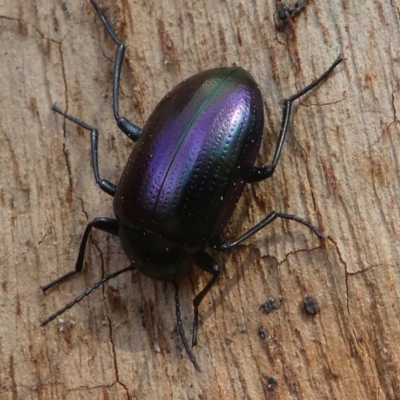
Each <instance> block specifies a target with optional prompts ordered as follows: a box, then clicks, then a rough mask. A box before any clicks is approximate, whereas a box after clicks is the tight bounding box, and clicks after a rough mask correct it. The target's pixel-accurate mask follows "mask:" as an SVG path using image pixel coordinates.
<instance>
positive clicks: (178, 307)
mask: <svg viewBox="0 0 400 400" xmlns="http://www.w3.org/2000/svg"><path fill="white" fill-rule="evenodd" d="M172 284H173V285H174V287H175V314H176V323H177V325H178V332H179V336H180V337H181V340H182V343H183V346H184V347H185V350H186V353H187V355H188V356H189V358H190V361H191V362H192V364H193V365H194V367H195V368H196V370H197V371H199V372H201V369H200V366H199V364H198V363H197V360H196V356H195V355H194V354H193V351H192V349H191V348H190V346H189V343H188V341H187V340H186V336H185V331H184V330H183V326H182V319H181V305H180V302H179V285H178V282H176V281H172Z"/></svg>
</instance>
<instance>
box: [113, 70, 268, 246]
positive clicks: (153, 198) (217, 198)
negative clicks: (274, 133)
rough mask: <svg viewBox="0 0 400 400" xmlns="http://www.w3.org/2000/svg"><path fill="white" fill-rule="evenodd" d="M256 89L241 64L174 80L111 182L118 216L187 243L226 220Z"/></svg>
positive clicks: (249, 147) (247, 161) (238, 182)
mask: <svg viewBox="0 0 400 400" xmlns="http://www.w3.org/2000/svg"><path fill="white" fill-rule="evenodd" d="M263 122H264V121H263V106H262V98H261V93H260V91H259V89H258V87H257V84H256V83H255V81H254V80H253V78H252V77H251V75H250V74H249V73H247V72H246V71H244V70H242V69H240V68H217V69H213V70H209V71H205V72H201V73H199V74H197V75H194V76H192V77H191V78H189V79H187V80H186V81H184V82H182V83H181V84H179V85H178V86H177V87H176V88H175V89H173V90H172V91H171V92H169V93H168V94H167V95H166V96H165V97H164V99H163V100H161V102H160V103H159V104H158V106H157V107H156V109H155V110H154V112H153V113H152V114H151V116H150V118H149V120H148V121H147V123H146V125H145V127H144V129H143V133H142V136H141V137H140V139H139V141H138V143H137V144H136V146H135V148H134V150H133V152H132V154H131V156H130V158H129V160H128V163H127V165H126V167H125V170H124V172H123V174H122V177H121V179H120V182H119V184H118V188H117V193H116V195H115V198H114V211H115V214H116V216H117V218H118V219H119V220H120V221H121V222H122V223H124V224H126V225H129V226H136V227H144V228H146V229H149V230H152V231H153V232H155V233H157V234H159V235H161V236H163V237H166V238H168V239H170V240H173V241H177V242H178V243H183V244H184V245H186V246H193V247H197V246H202V245H204V243H205V242H206V241H207V240H208V239H210V238H211V237H212V236H213V235H215V234H217V233H218V232H219V231H220V230H221V229H222V228H223V227H224V225H225V224H226V222H227V220H228V219H229V217H230V215H231V213H232V211H233V208H234V206H235V204H236V202H237V200H238V198H239V196H240V194H241V192H242V190H243V187H244V184H245V181H246V177H247V174H248V172H249V170H250V168H251V167H252V165H253V163H254V160H255V157H256V155H257V152H258V149H259V147H260V141H261V137H262V131H263Z"/></svg>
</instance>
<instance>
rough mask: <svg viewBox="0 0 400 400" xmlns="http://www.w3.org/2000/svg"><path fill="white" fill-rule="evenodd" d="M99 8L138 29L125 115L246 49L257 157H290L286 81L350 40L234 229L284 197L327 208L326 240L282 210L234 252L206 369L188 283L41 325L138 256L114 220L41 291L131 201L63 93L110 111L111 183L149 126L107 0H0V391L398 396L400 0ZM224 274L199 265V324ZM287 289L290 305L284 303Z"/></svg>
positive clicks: (147, 282) (116, 299)
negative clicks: (110, 190)
mask: <svg viewBox="0 0 400 400" xmlns="http://www.w3.org/2000/svg"><path fill="white" fill-rule="evenodd" d="M101 6H102V8H103V9H104V11H105V12H106V14H107V16H108V17H109V19H110V20H111V21H112V23H113V26H114V27H115V29H116V30H117V32H118V34H119V35H120V37H121V38H123V39H124V41H125V43H126V44H127V45H128V46H129V49H128V53H127V62H126V63H125V64H124V69H123V74H122V97H121V110H123V114H124V115H126V116H127V117H129V118H130V119H132V120H133V121H135V122H137V123H138V124H140V125H143V123H144V122H145V121H146V118H147V117H148V116H149V114H150V112H151V111H152V109H153V108H154V106H155V105H156V104H157V102H158V101H159V100H160V98H161V97H162V96H163V95H164V94H165V93H166V92H167V91H168V90H170V89H171V88H173V87H174V85H176V84H177V83H179V82H180V81H182V80H183V79H184V78H186V77H188V76H190V75H191V74H193V73H196V72H198V71H201V70H204V69H207V68H212V67H216V66H227V65H234V64H236V65H240V66H242V67H243V68H245V69H247V70H249V71H250V72H251V73H252V75H253V76H254V77H255V79H256V80H257V82H258V83H259V85H260V88H261V90H262V93H263V95H264V101H265V113H266V117H267V122H266V128H265V138H264V141H263V144H262V150H261V152H260V155H259V159H258V163H259V164H262V163H267V162H268V161H269V160H271V157H272V153H273V148H274V144H275V143H276V140H277V136H278V130H279V124H280V119H281V113H282V110H281V104H282V100H283V99H284V98H285V97H288V96H290V95H291V94H293V93H294V92H296V90H297V89H300V88H301V87H303V86H304V85H306V84H308V83H309V82H311V81H312V80H313V79H314V78H315V77H317V76H318V75H319V74H321V73H322V72H323V71H324V70H325V69H326V68H327V67H328V66H329V65H330V64H331V63H332V61H333V60H334V59H335V58H336V56H337V55H338V54H339V53H341V52H342V53H343V54H344V56H345V58H346V61H345V62H344V63H342V64H341V65H340V66H339V67H338V68H337V69H336V71H335V72H334V73H333V75H332V76H331V77H330V79H329V80H328V81H326V82H325V83H324V84H323V85H321V86H320V87H319V88H318V89H317V90H314V91H313V92H312V93H310V94H309V95H307V96H306V97H304V98H303V99H301V101H299V102H297V103H296V104H295V107H294V115H293V118H292V127H291V129H290V134H289V137H288V140H287V142H286V143H285V148H284V152H283V154H282V158H281V161H280V164H279V167H278V169H277V171H276V173H275V174H274V176H273V177H272V178H271V179H269V180H267V181H266V182H262V183H259V184H256V185H252V186H249V187H248V188H246V191H245V193H244V196H243V198H242V199H241V201H240V202H239V204H238V207H237V209H236V211H235V214H234V216H233V218H232V222H231V223H230V225H229V227H227V229H226V236H227V237H237V236H238V235H239V234H240V232H243V231H244V230H245V229H246V228H249V227H250V226H252V225H254V224H255V223H256V222H257V221H259V220H260V219H261V218H262V217H263V216H264V215H266V214H267V213H268V212H269V211H270V210H272V209H275V210H279V211H283V212H288V213H293V214H297V215H300V216H303V217H305V218H307V219H309V220H310V221H312V222H313V223H315V224H316V225H317V226H319V227H320V228H321V229H322V230H323V231H324V232H325V234H326V235H327V238H326V239H325V240H324V241H323V242H320V241H318V239H316V238H315V237H313V236H312V234H311V233H310V232H309V231H308V230H307V229H306V228H305V227H303V226H301V225H299V224H296V223H294V222H282V221H277V222H275V223H274V224H273V225H271V226H270V227H269V228H268V229H265V230H263V231H261V232H260V233H258V234H257V235H256V236H254V237H253V238H251V239H249V240H248V241H247V242H246V243H244V244H243V245H241V246H240V247H239V248H237V249H236V250H234V251H232V252H230V253H224V254H218V255H216V257H217V260H218V262H219V263H220V265H221V266H222V268H223V274H222V277H221V279H220V281H219V282H218V285H216V287H214V288H213V290H212V293H211V294H210V295H209V296H208V297H207V298H206V300H205V301H204V304H202V306H201V324H200V332H199V346H198V347H197V348H196V349H195V353H196V356H197V357H198V361H199V363H200V365H201V367H202V373H197V372H196V371H195V370H194V368H193V366H192V365H191V363H190V361H189V360H188V358H187V356H186V355H185V353H184V350H183V349H182V345H181V343H180V339H179V337H178V335H177V332H176V328H175V317H174V297H173V295H174V293H173V288H172V286H171V285H169V284H166V283H161V282H154V281H152V280H151V279H148V278H146V277H143V276H140V275H138V274H133V275H126V276H122V277H119V278H117V279H115V280H114V281H111V282H110V283H109V284H108V285H106V286H104V287H103V288H102V289H100V290H98V291H97V292H96V293H94V294H92V295H91V296H90V297H89V298H87V299H85V300H84V301H83V302H82V303H81V304H80V305H78V306H76V307H75V308H73V309H72V310H70V311H69V312H67V313H66V314H65V315H63V316H62V317H61V318H59V319H57V320H56V321H54V322H53V323H52V324H50V325H48V326H47V327H46V328H40V327H39V324H40V321H42V320H43V319H44V318H45V317H46V316H48V315H49V314H51V313H52V312H54V311H55V310H57V309H58V308H60V307H62V306H63V305H64V304H65V303H67V302H68V301H70V300H71V299H72V298H73V297H75V296H76V295H78V294H79V293H81V292H82V291H83V290H84V288H86V287H88V286H89V285H90V284H91V283H93V282H95V281H96V280H98V279H99V278H100V277H101V276H103V275H104V274H106V273H109V272H111V271H115V270H117V269H119V268H122V267H124V266H126V265H127V263H128V260H127V259H126V257H125V256H124V254H123V252H122V250H121V248H120V246H119V243H118V240H117V239H116V238H113V237H110V236H109V235H106V234H104V233H101V232H95V233H94V234H93V236H92V239H91V241H90V245H89V249H88V252H87V258H86V260H87V261H86V264H85V271H84V273H83V274H81V275H80V276H77V277H75V278H73V279H71V280H70V281H69V282H66V283H65V284H63V285H61V286H59V287H57V288H54V289H53V290H52V291H51V292H49V293H48V295H43V293H42V292H41V289H40V285H41V284H45V283H47V282H49V281H50V280H52V279H54V278H56V277H57V276H59V275H61V274H62V273H64V272H66V271H68V270H69V269H71V268H72V266H73V265H74V262H75V257H76V254H77V249H78V246H79V243H80V239H81V236H82V233H83V230H84V227H85V225H86V224H87V222H88V221H89V220H91V219H93V218H94V217H97V216H112V206H111V201H110V198H109V196H107V195H106V194H104V193H103V192H101V191H99V189H98V188H97V186H96V184H95V182H94V179H93V176H92V175H93V173H92V169H91V165H90V158H89V157H90V144H89V138H88V135H87V132H83V131H82V130H80V129H77V128H76V126H74V125H73V124H71V123H68V122H66V121H64V119H63V118H61V117H60V116H57V115H55V114H54V113H53V112H51V110H50V109H51V106H52V105H53V104H54V103H57V104H58V105H59V106H60V107H61V108H62V109H67V110H68V111H69V112H70V113H72V114H73V115H75V116H77V117H79V118H82V119H83V120H84V121H86V122H88V123H90V124H94V125H96V126H97V127H98V128H99V129H100V135H101V136H100V148H99V152H100V169H101V174H102V175H103V176H104V177H107V179H110V180H111V181H113V182H117V181H118V177H119V175H120V173H121V171H122V168H123V166H124V164H125V162H126V159H127V157H128V155H129V153H130V151H131V149H132V143H131V142H130V141H129V140H128V139H127V138H125V137H124V135H123V134H121V133H120V132H119V131H118V129H117V128H116V124H115V122H114V120H113V117H112V110H111V77H112V67H113V57H114V51H115V46H114V45H113V43H112V41H111V40H110V39H109V38H108V37H107V36H106V34H105V32H104V29H103V27H102V25H101V23H100V22H99V21H98V20H97V18H96V16H95V13H94V11H93V9H92V7H91V5H90V2H89V1H87V0H66V1H53V2H49V1H45V0H34V1H31V2H27V1H23V0H15V1H13V2H11V1H8V2H0V51H1V56H0V149H1V154H0V171H1V174H0V202H1V205H0V207H1V221H2V240H1V241H0V359H1V360H2V362H1V363H0V398H1V399H221V398H223V399H261V398H266V399H398V398H400V364H399V358H400V347H399V340H398V338H399V337H400V323H399V320H400V302H399V294H400V272H399V260H400V206H399V204H400V203H399V193H400V179H399V176H400V175H399V174H400V161H399V153H400V135H399V119H398V112H399V111H398V110H399V107H400V101H399V98H400V92H399V71H400V68H399V62H400V53H399V37H400V32H399V26H400V24H399V19H400V18H399V15H400V12H399V11H400V5H399V4H398V3H396V2H395V1H392V2H387V1H386V2H384V1H381V0H365V1H364V2H362V5H361V4H356V2H349V1H336V0H334V1H331V2H317V1H309V2H308V4H307V6H306V7H305V9H304V10H302V11H301V12H300V13H299V14H298V15H296V18H295V19H294V21H293V24H287V25H286V27H285V29H283V30H282V31H277V30H276V28H275V24H274V15H275V13H276V9H277V4H276V3H275V2H274V1H273V0H253V1H248V2H241V1H236V0H232V1H230V2H227V1H220V2H217V1H213V2H211V1H210V2H198V1H194V0H192V1H190V0H180V1H178V0H164V1H163V2H161V1H160V2H155V1H143V0H120V1H116V2H112V1H111V0H104V1H103V2H102V3H101ZM207 279H208V277H207V276H205V274H202V273H200V272H199V271H197V270H195V269H194V270H193V272H192V273H191V274H190V276H189V277H188V279H187V280H184V281H183V283H184V284H183V285H182V288H181V303H182V314H183V316H184V325H185V328H186V332H187V335H189V333H190V327H191V320H192V314H193V310H192V306H191V300H192V298H193V296H194V294H195V293H198V292H199V290H201V288H202V287H203V286H204V285H205V283H206V282H207ZM307 295H312V296H314V297H315V298H316V299H317V300H318V303H319V305H320V307H321V310H320V312H319V313H318V314H317V315H316V316H310V315H306V314H305V313H304V311H303V310H302V308H301V303H302V300H303V298H304V297H305V296H307ZM270 298H279V299H281V307H280V308H279V309H277V310H274V311H273V312H271V313H270V314H264V313H262V312H261V311H260V308H259V307H260V305H261V304H262V303H263V302H265V301H266V300H268V299H270ZM260 328H262V332H263V335H260V332H261V331H260ZM272 377H273V378H275V379H276V382H277V383H276V385H274V384H271V383H272V381H271V380H269V381H268V379H269V378H272ZM268 382H269V383H270V384H268Z"/></svg>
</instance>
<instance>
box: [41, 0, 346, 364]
mask: <svg viewBox="0 0 400 400" xmlns="http://www.w3.org/2000/svg"><path fill="white" fill-rule="evenodd" d="M91 3H92V5H93V7H94V9H95V11H96V13H97V15H98V16H99V18H100V19H101V21H102V23H103V25H104V27H105V29H106V30H107V32H108V34H109V36H110V37H111V39H112V40H113V41H114V42H115V43H116V45H117V51H116V54H115V64H114V74H113V111H114V117H115V120H116V121H117V124H118V127H119V129H120V130H121V131H122V132H123V133H125V135H127V136H128V137H129V138H130V139H131V140H132V141H134V142H136V141H137V144H136V146H135V147H134V149H133V151H132V153H131V155H130V157H129V159H128V162H127V164H126V167H125V169H124V171H123V173H122V176H121V179H120V181H119V183H118V185H115V184H113V183H111V182H109V181H108V180H106V179H103V178H101V177H100V173H99V165H98V154H97V152H98V151H97V147H98V131H97V129H95V128H93V127H91V126H89V125H87V124H86V123H84V122H83V121H81V120H79V119H77V118H75V117H73V116H71V115H69V114H67V113H65V112H63V111H61V110H60V109H59V108H58V107H57V106H54V107H53V109H54V111H56V112H57V113H59V114H61V115H63V116H64V117H65V118H67V119H68V120H70V121H72V122H74V123H76V124H77V125H79V126H81V127H82V128H83V129H85V130H88V131H90V133H91V153H92V163H93V172H94V177H95V179H96V182H97V184H98V185H99V187H100V189H101V190H103V191H104V192H106V193H107V194H109V195H111V196H113V197H114V203H113V205H114V213H115V216H116V218H103V217H101V218H95V219H94V220H93V221H91V222H89V224H88V225H87V227H86V229H85V232H84V234H83V238H82V241H81V245H80V248H79V253H78V258H77V261H76V264H75V269H73V270H72V271H69V272H67V273H66V274H64V275H62V276H60V277H59V278H58V279H55V280H54V281H52V282H50V283H49V284H47V285H45V286H43V287H42V289H43V291H44V292H46V291H47V290H48V289H50V288H51V287H53V286H54V285H56V284H58V283H60V282H62V281H64V280H65V279H67V278H69V277H71V276H73V275H75V274H76V273H78V272H81V271H82V268H83V263H84V254H85V248H86V244H87V241H88V237H89V234H90V232H91V230H92V228H96V229H99V230H102V231H105V232H108V233H111V234H113V235H116V236H118V237H119V239H120V241H121V244H122V247H123V249H124V252H125V253H126V255H127V256H128V257H129V259H130V261H131V265H129V266H128V267H126V268H124V269H122V270H120V271H117V272H114V273H112V274H110V275H107V276H105V277H103V279H101V280H100V281H99V282H97V283H95V284H94V285H93V286H91V287H89V288H88V289H86V291H85V292H84V293H82V294H81V295H80V296H79V297H77V298H76V299H74V300H73V301H71V302H70V303H68V304H67V305H66V306H65V307H63V308H62V309H60V310H59V311H57V312H56V313H54V314H53V315H51V316H50V317H48V318H47V319H46V320H45V321H43V322H42V326H44V325H46V324H47V323H48V322H50V321H52V320H53V319H55V318H56V317H57V316H59V315H61V314H62V313H64V312H65V311H66V310H68V309H70V308H71V307H72V306H73V305H75V304H76V303H78V302H80V301H81V300H82V299H83V298H84V297H86V296H87V295H88V294H89V293H91V292H92V291H93V290H94V289H96V288H98V287H99V286H101V285H102V284H103V283H104V282H106V281H108V280H109V279H111V278H114V277H116V276H118V275H120V274H122V273H123V272H126V271H129V270H135V269H137V270H139V271H140V272H142V273H143V274H144V275H147V276H149V277H152V278H155V279H159V280H164V281H171V282H172V283H173V284H174V287H175V302H176V317H177V325H178V330H179V334H180V336H181V339H182V343H183V345H184V347H185V350H186V352H187V353H188V355H189V357H190V359H191V361H192V363H193V365H194V366H195V368H196V369H197V370H200V368H199V365H198V364H197V361H196V358H195V356H194V354H193V352H192V350H191V348H190V346H189V345H188V342H187V340H186V338H185V334H184V331H183V328H182V321H181V318H180V306H179V294H178V284H177V281H176V278H177V277H178V276H180V275H182V274H184V273H186V272H187V270H188V268H189V267H190V265H191V262H192V261H194V263H195V264H196V265H197V266H198V267H199V268H200V269H201V270H203V271H205V272H208V273H209V274H210V275H211V279H210V281H209V282H208V283H207V285H206V286H205V287H204V289H203V290H202V291H201V292H200V293H199V294H198V295H197V296H196V297H195V298H194V300H193V306H194V321H193V335H192V346H195V345H196V344H197V326H198V319H199V305H200V303H201V302H202V300H203V299H204V297H205V296H206V294H207V293H208V292H209V291H210V289H211V287H212V286H213V285H214V283H215V282H216V281H217V279H218V276H219V275H220V267H219V266H218V264H217V263H216V262H215V261H214V259H213V258H212V257H211V256H210V255H209V254H208V252H206V250H205V249H206V248H207V249H212V250H220V251H222V250H228V249H232V248H233V247H235V246H237V245H238V244H239V243H241V242H243V241H244V240H246V239H247V238H249V237H250V236H252V235H254V234H255V233H256V232H258V231H259V230H260V229H262V228H264V227H265V226H267V225H269V224H270V223H271V222H272V221H274V220H275V219H277V218H284V219H288V220H294V221H297V222H300V223H301V224H303V225H305V226H307V227H308V228H309V229H311V230H312V231H313V232H314V233H315V234H316V235H317V236H318V237H320V238H323V235H322V233H321V232H320V231H319V230H318V229H317V228H316V227H314V226H313V225H311V223H309V222H308V221H306V220H304V219H302V218H300V217H297V216H295V215H290V214H285V213H281V212H276V211H272V212H271V213H270V214H268V215H267V216H266V217H265V218H264V219H263V220H262V221H261V222H259V223H258V224H257V225H255V226H254V227H253V228H251V229H250V230H248V231H247V232H246V233H244V234H243V235H242V236H240V237H239V238H238V239H235V240H230V241H226V240H224V239H223V238H222V236H221V233H222V231H223V228H224V227H225V225H226V224H227V222H228V220H229V218H230V216H231V214H232V213H233V210H234V208H235V205H236V203H237V201H238V199H239V197H240V195H241V193H242V191H243V188H244V186H245V184H246V183H253V182H258V181H262V180H264V179H267V178H269V177H270V176H272V174H273V173H274V171H275V168H276V166H277V163H278V160H279V156H280V154H281V150H282V146H283V143H284V141H285V137H286V132H287V129H288V124H289V119H290V115H291V110H292V103H293V101H294V100H296V99H298V98H299V97H301V96H303V95H304V94H305V93H307V92H309V91H310V90H311V89H313V88H314V87H315V86H317V85H318V84H319V83H320V82H321V81H322V80H323V79H325V78H326V77H327V76H328V75H329V74H330V73H331V72H332V71H333V69H334V68H335V67H336V66H337V65H338V64H339V63H340V62H341V61H342V60H343V58H342V56H341V55H339V57H338V58H337V59H336V60H335V61H334V63H333V64H332V65H331V66H330V67H329V69H328V70H327V71H326V72H324V73H323V74H322V75H321V76H320V77H319V78H318V79H316V80H315V81H313V82H312V83H311V84H310V85H308V86H306V87H305V88H304V89H302V90H300V91H299V92H298V93H296V94H295V95H293V96H291V97H289V98H288V99H286V100H285V101H284V103H283V117H282V125H281V129H280V134H279V139H278V144H277V146H276V149H275V154H274V157H273V160H272V163H271V164H270V165H265V166H261V167H256V166H254V162H255V159H256V156H257V154H258V151H259V148H260V144H261V139H262V136H263V130H264V110H263V100H262V97H261V92H260V89H259V88H258V86H257V84H256V82H255V81H254V79H253V77H252V76H251V75H250V74H249V73H248V72H246V71H245V70H243V69H241V68H237V67H230V68H215V69H211V70H208V71H205V72H200V73H198V74H196V75H194V76H192V77H190V78H189V79H187V80H185V81H183V82H182V83H181V84H179V85H178V86H177V87H175V88H174V89H173V90H172V91H170V92H169V93H168V94H167V95H166V96H165V97H164V98H163V99H162V100H161V101H160V103H159V104H158V105H157V107H156V108H155V110H154V111H153V113H152V114H151V115H150V117H149V119H148V121H147V122H146V124H145V126H144V128H143V129H141V128H139V127H138V126H136V125H135V124H133V123H132V122H130V121H129V120H128V119H126V118H125V117H122V116H120V114H119V86H120V75H121V67H122V63H123V60H124V54H125V49H126V48H125V46H124V45H123V43H122V42H121V40H120V39H119V38H118V37H117V35H116V34H115V32H114V30H113V28H112V27H111V25H110V23H109V22H108V21H107V19H106V17H105V15H104V14H103V13H102V12H101V10H100V8H99V7H98V5H97V4H96V2H95V1H94V0H91Z"/></svg>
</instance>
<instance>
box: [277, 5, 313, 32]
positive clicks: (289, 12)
mask: <svg viewBox="0 0 400 400" xmlns="http://www.w3.org/2000/svg"><path fill="white" fill-rule="evenodd" d="M306 3H307V0H299V1H296V2H295V3H293V4H288V3H281V4H279V7H278V11H277V17H278V22H277V23H276V27H277V28H278V29H282V28H283V27H284V26H285V25H286V24H287V22H289V21H291V20H292V18H293V17H294V16H295V15H296V14H297V13H298V12H299V11H300V10H301V9H302V8H303V7H304V6H305V5H306Z"/></svg>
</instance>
